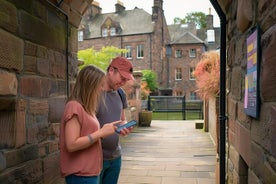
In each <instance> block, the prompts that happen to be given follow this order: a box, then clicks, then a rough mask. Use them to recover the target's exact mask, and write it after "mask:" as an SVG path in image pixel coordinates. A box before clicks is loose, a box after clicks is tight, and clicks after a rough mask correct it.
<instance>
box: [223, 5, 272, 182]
mask: <svg viewBox="0 0 276 184" xmlns="http://www.w3.org/2000/svg"><path fill="white" fill-rule="evenodd" d="M218 2H219V3H220V5H221V6H222V9H223V10H225V12H226V16H227V71H228V72H227V92H228V93H227V114H228V117H229V119H228V122H227V123H228V127H229V129H228V140H229V144H228V147H227V148H228V150H229V155H227V159H228V162H227V163H228V165H227V171H228V175H227V176H228V183H276V162H275V158H276V152H275V150H276V149H275V140H276V128H275V127H276V118H275V117H276V93H275V92H274V91H275V89H276V74H275V70H274V68H275V67H276V62H275V61H276V54H275V48H276V47H275V46H276V34H275V33H276V26H275V23H276V17H275V16H276V14H275V5H276V2H275V0H260V1H256V0H249V1H238V0H234V1H229V0H218ZM257 24H258V25H259V26H260V30H261V50H262V57H261V61H260V62H261V63H260V100H261V103H260V117H259V118H253V117H250V116H247V115H246V114H245V113H244V102H243V101H244V96H245V94H244V88H245V87H244V86H245V80H244V78H245V74H246V61H247V58H246V56H247V55H246V54H247V50H246V48H247V47H246V38H247V36H248V35H249V32H250V30H251V28H253V27H254V26H256V25H257Z"/></svg>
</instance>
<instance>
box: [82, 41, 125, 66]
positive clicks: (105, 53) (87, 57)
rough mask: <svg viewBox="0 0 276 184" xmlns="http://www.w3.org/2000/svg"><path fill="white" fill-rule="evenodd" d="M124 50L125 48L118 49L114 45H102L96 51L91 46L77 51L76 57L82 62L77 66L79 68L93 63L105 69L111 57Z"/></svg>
mask: <svg viewBox="0 0 276 184" xmlns="http://www.w3.org/2000/svg"><path fill="white" fill-rule="evenodd" d="M126 52H127V50H126V49H120V48H117V47H114V46H107V47H102V49H101V50H100V51H96V50H94V49H93V48H90V49H85V50H80V51H78V59H79V60H82V61H83V62H84V64H83V65H81V66H80V67H79V68H80V69H81V68H83V67H84V66H86V65H89V64H93V65H96V66H98V67H99V68H101V69H103V70H106V68H107V67H108V65H109V62H110V60H111V59H112V58H114V57H116V56H118V55H121V54H122V53H126Z"/></svg>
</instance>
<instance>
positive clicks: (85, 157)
mask: <svg viewBox="0 0 276 184" xmlns="http://www.w3.org/2000/svg"><path fill="white" fill-rule="evenodd" d="M74 115H76V116H77V118H78V119H79V122H80V126H81V130H80V136H87V135H88V134H91V133H93V132H95V131H97V130H99V128H100V124H99V122H98V120H97V118H96V117H95V116H91V115H90V114H88V113H87V112H86V111H85V110H84V108H83V107H82V105H81V104H80V103H78V102H77V101H70V102H68V103H67V104H66V105H65V109H64V113H63V117H62V122H61V129H60V172H61V176H62V177H64V176H67V175H70V174H75V175H78V176H97V175H99V174H100V171H101V169H102V162H103V158H102V157H103V153H102V148H101V141H97V142H94V143H93V144H92V145H91V146H90V147H88V148H86V149H83V150H79V151H75V152H68V151H67V150H66V146H65V140H64V130H65V124H66V123H67V122H68V120H70V119H72V117H73V116H74Z"/></svg>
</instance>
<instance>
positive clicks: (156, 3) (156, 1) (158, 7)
mask: <svg viewBox="0 0 276 184" xmlns="http://www.w3.org/2000/svg"><path fill="white" fill-rule="evenodd" d="M162 10H163V0H153V7H152V18H151V19H152V21H154V22H156V21H157V19H158V14H159V12H161V11H162Z"/></svg>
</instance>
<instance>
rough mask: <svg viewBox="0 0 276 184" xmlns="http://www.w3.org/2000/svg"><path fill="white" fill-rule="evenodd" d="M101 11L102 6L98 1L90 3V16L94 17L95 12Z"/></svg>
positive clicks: (99, 12)
mask: <svg viewBox="0 0 276 184" xmlns="http://www.w3.org/2000/svg"><path fill="white" fill-rule="evenodd" d="M101 13H102V8H101V7H100V3H98V2H97V1H93V2H92V4H91V15H92V17H94V16H95V15H97V14H101Z"/></svg>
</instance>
